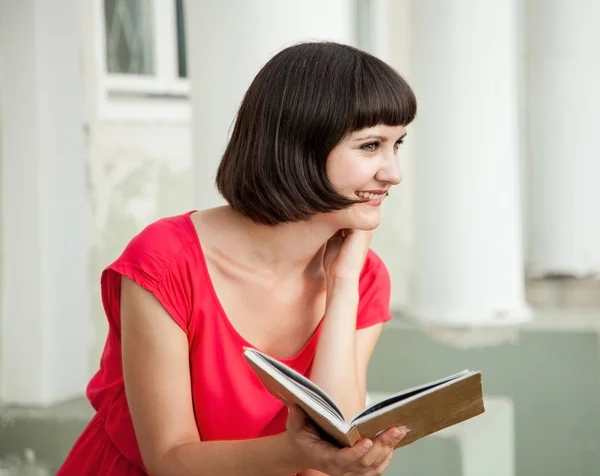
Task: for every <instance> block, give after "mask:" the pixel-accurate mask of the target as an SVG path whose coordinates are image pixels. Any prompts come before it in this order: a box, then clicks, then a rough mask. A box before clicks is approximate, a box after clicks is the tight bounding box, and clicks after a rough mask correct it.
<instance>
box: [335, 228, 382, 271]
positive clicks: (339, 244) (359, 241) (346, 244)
mask: <svg viewBox="0 0 600 476" xmlns="http://www.w3.org/2000/svg"><path fill="white" fill-rule="evenodd" d="M373 233H374V232H373V231H363V230H340V231H339V232H338V233H336V234H335V235H334V236H333V237H332V238H330V239H329V241H328V242H327V246H326V248H325V256H324V258H323V267H324V268H325V273H326V275H327V281H328V282H330V281H336V280H337V279H344V280H346V279H355V280H357V279H358V278H359V276H360V272H361V270H362V268H363V264H364V262H365V257H366V256H367V251H368V250H369V245H370V244H371V239H372V238H373Z"/></svg>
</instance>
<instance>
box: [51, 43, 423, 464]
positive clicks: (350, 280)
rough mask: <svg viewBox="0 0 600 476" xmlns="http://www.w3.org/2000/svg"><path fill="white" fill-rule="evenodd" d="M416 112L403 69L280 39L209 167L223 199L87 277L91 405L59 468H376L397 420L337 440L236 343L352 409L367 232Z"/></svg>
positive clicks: (360, 393)
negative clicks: (94, 285) (268, 385)
mask: <svg viewBox="0 0 600 476" xmlns="http://www.w3.org/2000/svg"><path fill="white" fill-rule="evenodd" d="M415 112H416V101H415V97H414V95H413V92H412V90H411V89H410V87H409V86H408V85H407V84H406V83H405V81H404V80H403V79H402V78H401V77H400V76H399V75H398V74H397V73H396V72H395V71H394V70H393V69H392V68H390V67H389V66H388V65H386V64H385V63H383V62H382V61H380V60H378V59H376V58H375V57H373V56H371V55H369V54H367V53H364V52H362V51H359V50H357V49H354V48H351V47H349V46H345V45H340V44H335V43H321V42H314V43H306V44H300V45H295V46H292V47H290V48H287V49H285V50H283V51H281V52H280V53H278V54H277V55H275V56H274V57H273V58H272V59H271V60H270V61H269V62H268V63H267V64H266V65H265V66H264V67H263V68H262V70H261V71H260V72H259V73H258V75H257V76H256V78H255V79H254V81H253V83H252V85H251V86H250V88H249V90H248V91H247V93H246V95H245V97H244V100H243V102H242V104H241V106H240V110H239V114H238V116H237V119H236V123H235V127H234V130H233V133H232V136H231V139H230V141H229V143H228V146H227V148H226V150H225V153H224V156H223V158H222V161H221V164H220V166H219V169H218V173H217V177H216V182H217V186H218V189H219V191H220V193H221V194H222V195H223V197H224V198H225V199H226V200H227V202H228V205H227V206H224V207H218V208H214V209H209V210H205V211H201V212H197V211H194V212H190V213H185V214H182V215H179V216H175V217H168V218H163V219H161V220H158V221H156V222H154V223H152V224H150V225H149V226H148V227H147V228H146V229H144V230H143V231H142V232H141V233H139V234H138V235H137V236H136V237H134V238H133V239H132V241H131V242H130V243H129V244H128V246H127V247H126V248H125V250H124V251H123V253H122V255H121V256H120V257H119V258H118V259H117V260H116V261H115V262H114V263H113V264H111V265H110V266H109V267H108V268H107V269H106V270H105V271H104V272H103V274H102V278H101V288H102V299H103V304H104V307H105V311H106V315H107V318H108V320H109V334H108V337H107V341H106V346H105V349H104V353H103V356H102V361H101V366H100V369H99V371H98V372H97V374H96V375H95V376H94V377H93V379H92V380H91V382H90V384H89V387H88V391H87V394H88V397H89V399H90V401H91V403H92V405H93V406H94V408H95V409H96V411H97V413H96V415H95V416H94V418H93V419H92V421H91V422H90V424H89V425H88V427H87V428H86V429H85V431H84V432H83V434H82V435H81V436H80V438H79V439H78V441H77V442H76V444H75V446H74V448H73V449H72V451H71V453H70V455H69V456H68V458H67V460H66V461H65V463H64V464H63V467H62V468H61V470H60V471H59V473H58V474H59V475H61V476H66V475H77V476H84V475H95V476H101V475H111V476H119V475H142V474H152V475H177V476H186V475H190V476H192V475H194V476H195V475H221V476H228V475H246V476H253V475H260V476H266V475H277V476H279V475H290V474H293V473H302V474H306V475H313V476H314V475H317V474H322V473H325V474H331V475H338V474H339V475H341V474H344V475H374V474H382V472H383V470H384V469H385V468H386V467H387V466H388V465H389V462H390V460H391V457H392V453H393V448H394V446H395V445H396V444H397V443H398V442H399V441H400V440H401V438H402V437H403V436H404V431H403V430H402V429H398V428H391V429H389V430H388V431H386V432H384V433H383V434H381V435H379V436H378V437H377V438H375V439H374V440H373V441H370V440H367V441H362V442H359V443H357V444H356V445H355V446H354V447H352V448H344V449H339V448H336V447H334V446H332V445H330V444H328V443H326V442H324V441H322V440H321V439H319V437H318V436H317V433H316V432H315V431H314V429H313V428H312V426H311V425H310V424H309V423H308V421H307V420H306V419H305V415H304V414H303V413H302V412H301V411H300V410H299V409H297V408H291V409H288V408H286V407H285V406H284V405H283V404H281V403H280V402H279V401H278V400H277V399H275V398H274V397H272V396H271V395H270V394H269V393H268V392H267V391H266V390H265V389H264V387H263V386H262V385H261V384H260V381H259V380H258V379H257V378H256V377H255V376H254V374H253V373H252V370H251V369H250V367H249V366H248V365H247V364H246V362H245V360H244V358H243V355H242V352H243V348H244V346H252V347H256V348H258V349H261V350H262V351H264V352H267V353H269V354H270V355H272V356H275V357H277V358H278V359H280V360H281V361H283V362H285V363H286V364H288V365H290V366H291V367H293V368H295V369H296V370H297V371H299V372H301V373H302V374H304V375H306V376H309V377H310V378H311V379H312V380H313V381H315V382H316V383H317V384H318V385H319V386H321V387H322V388H323V389H324V390H325V391H326V392H328V393H329V394H330V395H331V396H332V397H333V398H334V399H335V400H336V402H339V404H340V406H341V408H342V410H343V411H344V413H345V414H346V416H352V415H353V414H355V413H356V412H358V411H359V410H360V409H361V408H363V407H364V403H365V394H366V388H365V387H366V383H365V382H366V372H367V365H368V362H369V358H370V356H371V354H372V351H373V349H374V347H375V345H376V342H377V340H378V338H379V335H380V333H381V331H382V326H383V323H384V322H385V321H387V320H389V319H390V313H389V307H390V282H389V275H388V272H387V270H386V268H385V266H384V264H383V263H382V262H381V260H380V259H379V257H378V256H377V255H376V254H375V253H373V252H372V251H370V250H369V243H370V240H371V235H372V230H374V229H375V228H376V227H377V226H378V225H379V222H380V218H381V203H382V201H383V200H384V198H385V197H386V196H387V194H388V192H389V190H390V188H391V187H393V186H394V185H397V184H399V183H400V181H401V172H400V169H399V164H398V147H399V145H400V144H401V143H402V140H403V138H404V136H405V135H406V132H405V126H406V125H408V124H409V123H410V122H411V121H412V120H413V118H414V116H415Z"/></svg>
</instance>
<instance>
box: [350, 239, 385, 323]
mask: <svg viewBox="0 0 600 476" xmlns="http://www.w3.org/2000/svg"><path fill="white" fill-rule="evenodd" d="M359 294H360V300H359V304H358V314H357V328H358V329H362V328H365V327H368V326H370V325H373V324H377V323H380V322H387V321H389V320H390V319H391V318H392V316H391V313H390V298H391V281H390V274H389V271H388V269H387V266H386V265H385V263H384V262H383V260H382V259H381V257H380V256H379V255H378V254H377V253H376V252H375V251H373V250H371V249H369V251H368V253H367V256H366V258H365V264H364V266H363V269H362V272H361V275H360V281H359Z"/></svg>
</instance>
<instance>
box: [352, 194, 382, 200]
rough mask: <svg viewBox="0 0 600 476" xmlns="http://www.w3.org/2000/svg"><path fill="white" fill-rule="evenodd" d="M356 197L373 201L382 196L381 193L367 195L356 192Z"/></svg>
mask: <svg viewBox="0 0 600 476" xmlns="http://www.w3.org/2000/svg"><path fill="white" fill-rule="evenodd" d="M356 195H357V196H358V197H359V198H363V199H365V200H375V199H377V198H381V197H383V196H384V194H382V193H367V192H356Z"/></svg>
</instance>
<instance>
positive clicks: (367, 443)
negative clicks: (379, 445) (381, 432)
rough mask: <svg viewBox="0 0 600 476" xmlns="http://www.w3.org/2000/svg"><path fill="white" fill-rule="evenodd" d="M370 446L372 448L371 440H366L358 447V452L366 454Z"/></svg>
mask: <svg viewBox="0 0 600 476" xmlns="http://www.w3.org/2000/svg"><path fill="white" fill-rule="evenodd" d="M371 446H373V442H372V441H371V440H366V441H364V442H363V444H362V445H360V450H361V451H362V452H363V453H366V452H367V451H369V448H371Z"/></svg>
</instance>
